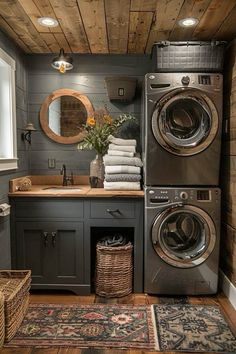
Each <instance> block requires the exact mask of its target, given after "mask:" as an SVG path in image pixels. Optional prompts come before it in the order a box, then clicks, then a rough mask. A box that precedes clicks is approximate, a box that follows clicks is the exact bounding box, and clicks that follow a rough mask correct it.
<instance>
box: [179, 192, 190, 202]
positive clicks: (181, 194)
mask: <svg viewBox="0 0 236 354" xmlns="http://www.w3.org/2000/svg"><path fill="white" fill-rule="evenodd" d="M179 196H180V198H181V199H182V200H186V199H188V193H187V192H181V193H180V195H179Z"/></svg>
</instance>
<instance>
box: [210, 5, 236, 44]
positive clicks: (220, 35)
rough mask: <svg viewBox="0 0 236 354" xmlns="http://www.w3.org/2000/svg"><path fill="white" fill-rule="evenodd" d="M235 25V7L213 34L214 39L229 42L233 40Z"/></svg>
mask: <svg viewBox="0 0 236 354" xmlns="http://www.w3.org/2000/svg"><path fill="white" fill-rule="evenodd" d="M235 23H236V5H235V6H234V8H233V9H232V10H231V11H230V13H229V15H228V16H227V17H226V18H225V20H224V21H223V23H222V24H221V25H220V27H219V29H218V31H217V32H216V34H215V38H217V39H222V40H225V39H226V38H227V40H231V39H234V38H235Z"/></svg>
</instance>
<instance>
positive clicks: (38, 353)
mask: <svg viewBox="0 0 236 354" xmlns="http://www.w3.org/2000/svg"><path fill="white" fill-rule="evenodd" d="M165 299H166V298H165ZM30 301H31V302H34V303H35V302H40V303H78V304H92V303H108V304H132V305H138V304H147V305H151V304H156V303H160V302H161V301H163V298H162V297H157V296H151V295H147V294H131V295H128V296H126V297H123V298H113V299H105V298H102V297H99V296H95V295H88V296H79V295H74V294H72V293H65V292H63V293H62V292H60V293H59V292H32V293H31V296H30ZM187 301H188V303H190V304H209V305H210V304H216V305H219V306H220V308H221V310H222V312H223V314H224V315H225V318H226V319H227V321H228V323H229V325H230V327H231V330H232V331H233V332H234V334H235V335H236V310H234V308H233V306H232V305H231V304H230V302H229V301H228V299H227V298H226V297H225V296H224V295H223V294H219V295H216V296H201V297H199V296H198V297H194V296H188V297H187ZM0 353H1V354H153V353H161V352H154V351H143V350H134V349H130V350H117V349H114V350H112V349H93V348H83V349H81V348H35V347H25V348H23V347H21V348H2V349H0ZM163 353H165V354H180V352H163ZM189 353H192V352H181V354H189ZM205 354H211V353H205Z"/></svg>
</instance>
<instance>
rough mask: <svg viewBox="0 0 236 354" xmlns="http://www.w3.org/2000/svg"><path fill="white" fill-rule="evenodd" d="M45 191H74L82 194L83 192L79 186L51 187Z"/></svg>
mask: <svg viewBox="0 0 236 354" xmlns="http://www.w3.org/2000/svg"><path fill="white" fill-rule="evenodd" d="M43 190H47V191H74V192H80V191H82V189H81V188H79V187H78V186H51V187H45V188H43Z"/></svg>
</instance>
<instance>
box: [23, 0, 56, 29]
mask: <svg viewBox="0 0 236 354" xmlns="http://www.w3.org/2000/svg"><path fill="white" fill-rule="evenodd" d="M18 1H19V3H20V4H21V6H22V8H23V9H24V11H25V13H26V14H27V15H28V16H29V18H30V20H31V21H32V23H33V25H34V27H35V28H36V30H37V31H38V32H50V29H49V28H47V27H44V26H41V25H40V24H39V23H38V20H37V19H38V18H39V17H42V14H41V12H40V11H39V9H38V7H37V6H36V5H35V3H34V1H33V0H18Z"/></svg>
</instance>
